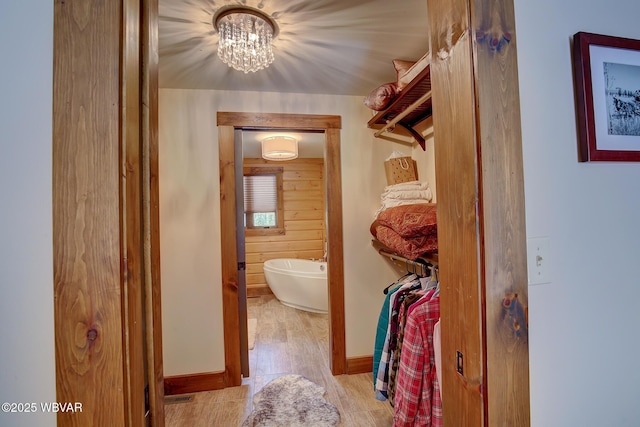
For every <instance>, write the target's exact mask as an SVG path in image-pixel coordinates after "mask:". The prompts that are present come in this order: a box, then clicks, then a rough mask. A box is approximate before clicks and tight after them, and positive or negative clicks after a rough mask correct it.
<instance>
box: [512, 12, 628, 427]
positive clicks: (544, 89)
mask: <svg viewBox="0 0 640 427" xmlns="http://www.w3.org/2000/svg"><path fill="white" fill-rule="evenodd" d="M515 12H516V34H517V43H518V70H519V76H520V105H521V113H522V132H523V150H524V172H525V198H526V218H527V236H528V237H540V236H548V237H549V239H550V262H551V264H550V267H551V270H550V272H551V283H548V284H543V285H535V286H530V287H529V324H530V331H529V332H530V377H531V414H532V415H531V419H532V425H533V426H536V427H554V426H558V427H571V426H616V427H623V426H638V425H640V405H639V404H638V399H639V398H640V369H638V353H640V339H638V337H639V336H640V335H639V333H638V327H639V326H640V310H638V308H637V304H638V301H639V300H640V283H639V282H640V281H639V280H638V276H639V274H638V273H639V271H638V260H639V259H640V226H639V225H638V219H639V218H640V216H639V212H640V164H639V163H605V162H595V163H578V161H577V135H576V120H575V112H574V97H573V86H572V85H573V80H572V70H571V57H570V37H571V36H572V35H573V34H574V33H576V32H578V31H587V32H593V33H600V34H607V35H616V36H622V37H630V38H636V39H640V26H639V25H638V18H639V17H640V2H638V1H637V0H616V1H604V0H597V1H589V2H586V3H585V2H583V1H579V0H565V1H562V2H558V1H556V0H538V1H536V2H531V1H528V0H515ZM639 86H640V82H639Z"/></svg>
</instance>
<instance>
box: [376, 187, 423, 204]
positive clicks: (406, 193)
mask: <svg viewBox="0 0 640 427" xmlns="http://www.w3.org/2000/svg"><path fill="white" fill-rule="evenodd" d="M432 198H433V195H432V194H431V189H430V188H427V189H426V190H402V191H394V192H391V193H387V194H383V195H382V196H381V197H380V200H382V201H383V202H384V201H385V200H397V199H424V200H426V201H431V199H432Z"/></svg>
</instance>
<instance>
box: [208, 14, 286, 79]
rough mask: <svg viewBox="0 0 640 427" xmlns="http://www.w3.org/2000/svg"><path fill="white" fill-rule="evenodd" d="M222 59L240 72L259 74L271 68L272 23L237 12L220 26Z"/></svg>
mask: <svg viewBox="0 0 640 427" xmlns="http://www.w3.org/2000/svg"><path fill="white" fill-rule="evenodd" d="M217 28H218V32H219V35H220V36H219V37H220V41H219V47H218V57H219V58H220V59H221V60H222V62H224V63H225V64H227V65H229V66H230V67H233V68H234V69H236V70H239V71H243V72H244V73H245V74H246V73H248V72H250V71H251V72H255V71H258V70H261V69H263V68H266V67H268V66H269V65H270V64H271V63H272V62H273V59H274V56H273V49H272V47H271V43H272V41H273V28H272V25H271V24H270V23H268V22H267V21H265V20H264V19H262V18H261V17H258V16H255V15H253V14H248V13H233V14H229V15H227V16H224V17H223V18H221V19H220V22H218V23H217Z"/></svg>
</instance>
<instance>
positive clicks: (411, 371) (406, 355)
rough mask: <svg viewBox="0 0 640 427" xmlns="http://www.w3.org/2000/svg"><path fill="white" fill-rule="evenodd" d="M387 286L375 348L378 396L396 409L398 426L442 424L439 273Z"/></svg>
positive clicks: (406, 278) (375, 385)
mask: <svg viewBox="0 0 640 427" xmlns="http://www.w3.org/2000/svg"><path fill="white" fill-rule="evenodd" d="M435 271H436V270H435V269H433V270H432V273H435ZM387 289H388V293H387V296H386V297H385V300H384V302H383V305H382V308H381V310H380V317H379V319H378V325H377V329H376V343H375V348H374V366H373V368H374V370H373V373H374V390H375V393H376V398H377V399H378V400H388V401H389V403H390V404H391V405H392V406H393V407H394V424H393V426H394V427H399V426H415V427H418V426H419V427H430V426H436V427H438V426H441V425H442V400H441V396H440V384H439V376H438V375H437V373H436V358H437V357H439V354H438V355H437V356H436V353H437V352H438V351H439V349H438V350H436V348H435V347H434V331H435V329H436V328H435V325H436V324H437V323H439V320H440V299H439V291H440V288H439V283H438V280H437V275H436V274H432V275H431V276H429V277H418V276H416V275H415V274H412V275H410V274H407V275H405V276H403V277H401V278H400V279H398V281H396V283H393V284H392V285H390V286H389V287H388V288H387ZM383 337H384V338H383ZM438 362H439V360H438ZM438 365H439V363H438Z"/></svg>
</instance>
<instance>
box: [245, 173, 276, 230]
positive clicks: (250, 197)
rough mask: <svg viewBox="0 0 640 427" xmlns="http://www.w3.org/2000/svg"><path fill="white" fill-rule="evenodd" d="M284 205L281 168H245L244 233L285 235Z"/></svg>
mask: <svg viewBox="0 0 640 427" xmlns="http://www.w3.org/2000/svg"><path fill="white" fill-rule="evenodd" d="M282 206H283V202H282V168H261V167H260V168H259V167H252V168H245V170H244V224H245V234H247V235H261V236H264V235H271V234H284V215H283V209H282Z"/></svg>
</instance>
